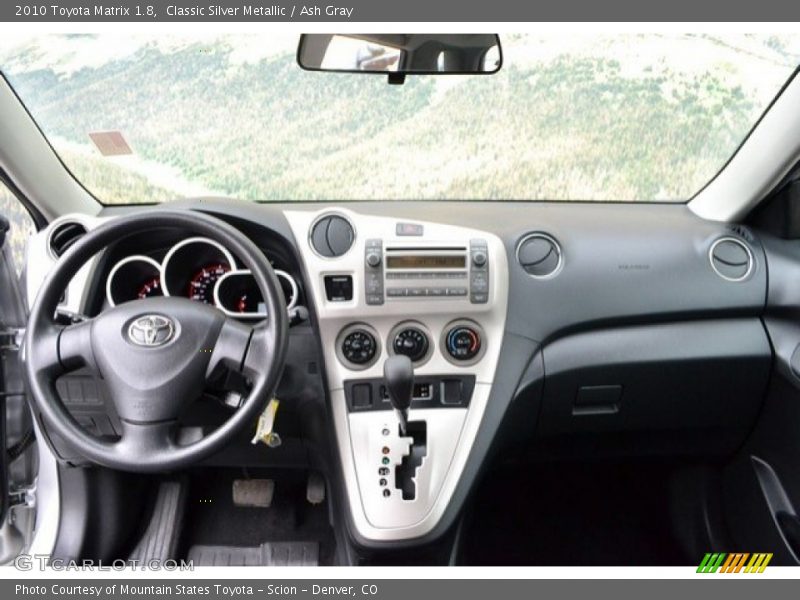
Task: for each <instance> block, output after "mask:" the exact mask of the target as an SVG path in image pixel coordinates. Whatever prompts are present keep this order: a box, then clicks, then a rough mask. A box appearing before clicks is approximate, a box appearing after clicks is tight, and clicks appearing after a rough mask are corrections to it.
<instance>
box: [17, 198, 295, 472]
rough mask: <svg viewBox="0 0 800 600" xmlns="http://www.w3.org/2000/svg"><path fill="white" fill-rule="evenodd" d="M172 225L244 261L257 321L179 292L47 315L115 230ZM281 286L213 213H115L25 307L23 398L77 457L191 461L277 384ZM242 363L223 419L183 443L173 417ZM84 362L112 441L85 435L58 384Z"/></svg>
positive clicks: (122, 463) (151, 465)
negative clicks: (102, 395) (240, 388)
mask: <svg viewBox="0 0 800 600" xmlns="http://www.w3.org/2000/svg"><path fill="white" fill-rule="evenodd" d="M167 227H172V228H180V229H182V230H185V231H188V232H190V233H192V234H197V235H203V236H206V237H208V238H211V239H212V240H214V241H217V242H219V243H220V244H222V245H224V246H225V247H227V248H228V249H229V250H231V252H233V254H234V255H236V256H237V257H238V258H239V259H241V260H242V262H243V263H244V264H245V266H246V267H247V268H248V269H250V271H251V273H252V274H253V277H254V278H255V281H256V283H257V285H258V288H259V290H260V291H261V294H262V296H263V298H264V303H265V305H266V310H267V315H268V316H267V319H266V320H265V321H262V322H260V323H259V324H256V325H254V326H249V325H246V324H244V323H241V322H239V321H237V320H235V319H230V318H228V317H226V316H225V315H224V314H223V313H222V312H221V311H220V310H218V309H216V308H213V307H211V306H208V305H205V304H202V303H200V302H196V301H193V300H189V299H188V298H177V297H156V298H146V299H142V300H133V301H131V302H125V303H123V304H119V305H117V306H115V307H114V308H110V309H107V310H104V311H103V312H101V313H100V314H99V315H97V316H96V317H94V318H91V319H88V320H85V321H82V322H79V323H77V324H74V325H68V326H61V325H59V324H57V322H56V318H55V314H56V308H57V306H58V302H59V299H60V297H61V294H62V291H63V290H64V289H66V287H67V285H68V283H69V281H70V280H71V279H72V277H73V276H74V275H75V274H76V273H77V272H78V270H79V269H80V267H81V266H82V265H83V264H84V263H85V262H87V261H88V260H89V259H91V258H92V257H93V256H94V255H95V254H96V253H98V252H100V251H101V250H103V249H105V248H106V247H107V246H109V245H110V244H112V243H114V242H116V241H118V240H120V239H121V238H124V237H127V236H130V235H134V234H140V233H145V232H148V231H152V230H153V229H161V228H167ZM288 327H289V325H288V316H287V312H286V304H285V301H284V298H283V292H282V290H281V286H280V284H279V283H278V280H277V278H276V277H275V273H274V271H273V270H272V267H271V266H270V263H269V261H268V260H267V258H266V257H265V256H264V254H263V253H262V252H261V251H260V250H259V249H258V248H257V247H256V245H255V244H254V243H253V242H252V241H250V240H249V239H248V238H247V237H246V236H245V235H244V234H242V233H241V232H239V231H238V230H236V229H235V228H233V227H231V226H230V225H228V224H227V223H225V222H223V221H220V220H219V219H216V218H213V217H210V216H207V215H204V214H201V213H196V212H191V211H176V210H169V211H168V210H164V211H162V210H156V211H153V212H150V213H146V214H138V215H133V216H126V217H124V218H117V219H113V220H111V221H109V222H107V223H105V224H103V225H101V226H99V227H97V228H96V229H94V230H92V231H90V232H89V233H87V234H86V235H85V236H84V237H83V238H82V239H81V240H80V241H78V242H77V243H76V244H75V245H74V246H73V247H72V248H70V249H69V250H68V251H67V252H65V253H64V255H63V256H62V257H61V259H60V260H59V261H58V263H56V265H55V267H54V268H53V270H52V272H51V273H50V274H49V275H48V277H47V278H46V279H45V281H44V283H43V284H42V287H41V289H40V290H39V295H38V296H37V298H36V302H35V303H34V306H33V308H32V310H31V314H30V317H29V320H28V330H27V333H26V336H25V357H26V358H25V371H26V376H27V380H28V384H29V391H30V394H31V397H32V399H33V401H34V403H35V405H36V407H37V408H38V410H39V412H40V414H41V418H42V420H43V422H44V425H45V426H46V428H47V430H48V431H49V432H51V433H56V434H58V435H59V436H61V437H62V438H63V439H64V440H65V441H66V442H67V443H68V444H70V445H71V446H73V447H74V448H75V449H76V450H77V451H78V452H79V453H80V454H81V455H83V456H85V457H86V458H88V459H89V460H91V461H94V462H96V463H99V464H101V465H105V466H107V467H111V468H115V469H120V470H124V471H136V472H156V471H165V470H172V469H178V468H182V467H186V466H189V465H191V464H193V463H196V462H197V461H199V460H201V459H202V458H204V457H206V456H208V455H210V454H212V453H213V452H215V451H217V450H219V449H220V448H221V447H222V446H224V445H225V444H226V443H227V442H229V441H230V440H231V439H232V438H233V437H234V436H235V435H236V434H237V433H238V432H239V431H240V430H241V429H242V428H244V427H246V426H248V425H251V426H252V425H253V424H254V423H255V421H256V418H257V416H258V415H259V413H260V411H261V410H262V409H263V407H264V405H265V403H266V402H267V401H268V400H269V398H270V397H271V395H272V394H273V393H274V391H275V388H276V387H277V385H278V382H279V379H280V376H281V373H282V371H283V366H284V361H285V357H286V347H287V343H288ZM220 366H225V367H227V368H230V369H233V370H236V371H239V372H241V373H242V374H243V375H244V377H245V378H246V379H247V381H248V382H250V386H249V394H248V395H247V396H246V398H244V399H243V402H242V403H241V404H240V406H239V408H238V409H237V410H236V411H235V412H234V413H233V415H232V416H231V417H229V418H228V419H227V420H226V421H225V422H224V423H223V424H222V425H220V426H219V427H218V428H217V429H215V430H214V431H213V432H211V433H209V434H208V435H206V436H203V437H201V438H200V439H199V440H196V441H193V442H190V443H185V444H184V443H182V442H181V441H180V440H179V439H178V436H177V431H178V427H177V422H178V421H177V419H178V416H179V415H180V414H181V413H182V412H184V411H185V410H187V408H188V407H189V405H190V404H191V403H192V402H194V401H195V400H197V399H198V398H199V397H200V396H201V395H202V392H203V389H204V388H205V386H206V383H207V381H208V380H209V378H210V377H211V376H212V373H214V371H215V370H217V368H218V367H220ZM82 367H88V368H89V369H90V370H91V371H92V372H93V373H95V374H96V375H98V376H100V377H102V378H103V379H104V380H105V383H106V384H107V386H108V390H109V395H110V397H111V400H112V402H113V403H114V406H115V408H116V410H117V413H118V415H119V418H120V422H121V425H122V427H121V434H120V436H119V439H117V440H112V439H108V438H105V439H104V438H100V437H97V436H94V435H92V434H91V433H90V432H88V431H87V430H86V429H84V428H83V427H82V426H81V425H80V424H79V423H78V422H77V421H76V420H75V419H74V418H73V417H72V415H71V414H70V413H69V411H68V410H67V409H66V407H65V406H64V404H63V402H62V401H61V399H60V397H59V394H58V393H57V392H56V387H55V382H56V380H57V379H58V377H60V376H61V375H63V374H65V373H68V372H71V371H74V370H76V369H78V368H82Z"/></svg>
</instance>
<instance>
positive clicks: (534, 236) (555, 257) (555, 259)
mask: <svg viewBox="0 0 800 600" xmlns="http://www.w3.org/2000/svg"><path fill="white" fill-rule="evenodd" d="M517 260H518V261H519V264H520V265H522V268H523V269H525V271H526V272H527V273H528V275H530V276H532V277H536V278H539V279H543V278H546V277H552V276H553V275H555V274H556V273H558V271H559V269H561V263H562V261H563V257H562V254H561V246H559V245H558V242H557V241H556V240H555V239H554V238H552V237H550V236H549V235H547V234H546V233H531V234H530V235H527V236H525V237H524V238H522V241H521V242H520V243H519V246H517Z"/></svg>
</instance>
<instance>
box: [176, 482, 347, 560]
mask: <svg viewBox="0 0 800 600" xmlns="http://www.w3.org/2000/svg"><path fill="white" fill-rule="evenodd" d="M243 478H254V479H272V480H274V482H275V490H274V497H273V499H272V503H271V506H269V507H268V508H264V507H253V506H236V505H235V504H234V502H233V482H234V480H237V479H243ZM306 481H307V479H306V474H305V473H304V472H299V471H297V472H295V471H275V472H273V471H263V470H250V471H249V472H243V471H242V470H241V469H210V468H206V469H203V470H202V471H196V472H193V473H192V474H191V480H190V486H189V501H188V506H187V511H186V526H185V527H184V536H183V541H182V544H181V548H182V553H183V555H184V556H186V555H188V553H189V551H190V549H191V548H192V547H195V546H200V547H229V548H230V547H235V548H238V549H248V550H249V551H256V550H259V548H260V547H261V546H262V544H265V543H267V542H271V543H276V542H313V543H316V544H318V562H319V564H321V565H330V564H333V560H334V553H335V541H334V536H333V530H332V529H331V527H330V524H329V523H328V512H327V511H328V508H327V503H322V504H320V505H317V506H314V505H312V504H309V503H308V502H307V501H306ZM259 551H260V550H259Z"/></svg>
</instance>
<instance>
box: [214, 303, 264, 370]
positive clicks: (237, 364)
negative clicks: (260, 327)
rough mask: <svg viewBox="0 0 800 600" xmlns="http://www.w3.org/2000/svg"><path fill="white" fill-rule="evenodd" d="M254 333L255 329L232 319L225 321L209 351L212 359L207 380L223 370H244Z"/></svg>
mask: <svg viewBox="0 0 800 600" xmlns="http://www.w3.org/2000/svg"><path fill="white" fill-rule="evenodd" d="M253 331H254V328H253V327H251V326H249V325H246V324H245V323H242V322H241V321H237V320H235V319H231V318H230V317H228V318H226V319H225V321H223V323H222V327H221V328H220V330H219V335H218V336H217V340H216V342H215V343H214V346H213V348H210V349H209V350H210V352H211V357H210V358H209V360H208V368H207V369H206V379H211V378H212V377H213V376H215V375H216V374H217V373H218V372H219V371H220V369H222V368H228V369H230V370H232V371H241V370H242V365H243V364H244V362H245V357H246V356H247V354H248V346H249V345H250V338H251V336H252V335H253Z"/></svg>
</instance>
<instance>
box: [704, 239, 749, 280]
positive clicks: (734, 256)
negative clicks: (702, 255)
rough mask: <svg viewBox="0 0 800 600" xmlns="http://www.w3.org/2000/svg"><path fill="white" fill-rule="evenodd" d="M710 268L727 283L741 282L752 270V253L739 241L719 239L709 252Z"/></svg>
mask: <svg viewBox="0 0 800 600" xmlns="http://www.w3.org/2000/svg"><path fill="white" fill-rule="evenodd" d="M708 255H709V258H710V260H711V267H712V268H713V269H714V271H715V272H716V273H717V275H719V276H720V277H722V278H723V279H727V280H728V281H742V280H743V279H745V278H746V277H747V276H748V275H750V272H751V271H752V270H753V253H752V252H751V251H750V248H749V247H748V246H747V245H746V244H745V243H744V242H743V241H742V240H740V239H737V238H732V237H725V238H720V239H718V240H717V241H716V242H714V243H713V244H712V245H711V249H710V250H709V253H708Z"/></svg>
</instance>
